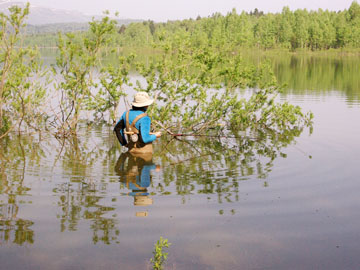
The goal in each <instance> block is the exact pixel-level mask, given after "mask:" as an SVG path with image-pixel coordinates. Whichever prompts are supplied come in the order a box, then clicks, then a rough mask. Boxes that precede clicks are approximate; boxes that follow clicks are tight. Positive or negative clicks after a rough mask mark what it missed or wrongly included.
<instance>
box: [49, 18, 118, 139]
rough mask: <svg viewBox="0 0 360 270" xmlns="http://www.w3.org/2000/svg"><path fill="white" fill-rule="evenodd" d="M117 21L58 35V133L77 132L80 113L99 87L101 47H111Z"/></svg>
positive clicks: (107, 19) (56, 122)
mask: <svg viewBox="0 0 360 270" xmlns="http://www.w3.org/2000/svg"><path fill="white" fill-rule="evenodd" d="M115 25H116V21H115V20H110V19H109V17H104V18H103V19H102V20H101V21H92V22H91V23H90V29H89V32H87V33H85V34H83V35H75V34H73V33H67V34H66V35H65V36H63V35H62V34H61V33H59V40H58V48H59V53H60V55H59V56H58V57H57V60H56V66H55V67H54V68H53V74H54V76H56V77H57V78H58V80H57V81H56V82H55V84H54V87H55V89H56V90H57V91H58V92H60V96H61V100H60V106H59V116H57V117H56V118H55V119H54V123H55V124H56V126H57V128H58V131H59V134H62V135H64V134H66V133H67V132H71V133H74V132H76V126H77V123H78V121H79V117H80V112H81V111H82V110H84V109H86V105H87V104H88V105H89V106H90V107H91V105H92V102H93V101H92V100H93V98H94V97H93V94H92V92H91V91H92V88H93V87H94V86H96V83H95V81H94V73H95V71H96V69H97V66H98V65H99V64H100V62H99V54H100V50H101V48H103V47H104V46H106V45H107V44H109V42H110V40H111V34H112V33H113V32H114V31H115Z"/></svg>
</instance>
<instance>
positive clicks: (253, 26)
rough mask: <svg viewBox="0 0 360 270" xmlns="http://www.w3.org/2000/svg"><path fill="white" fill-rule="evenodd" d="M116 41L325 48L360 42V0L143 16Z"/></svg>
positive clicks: (125, 43)
mask: <svg viewBox="0 0 360 270" xmlns="http://www.w3.org/2000/svg"><path fill="white" fill-rule="evenodd" d="M118 33H119V36H118V37H117V42H118V44H119V45H121V46H144V45H150V44H151V43H152V42H155V43H157V42H158V41H159V40H163V39H169V40H171V39H173V37H174V36H182V37H184V38H190V40H191V43H192V45H195V46H196V45H198V46H201V45H205V44H208V45H210V46H214V47H219V48H223V47H224V46H226V47H247V48H261V49H273V48H286V49H291V50H295V49H311V50H326V49H329V48H344V47H348V48H359V47H360V5H359V4H358V3H357V2H355V1H354V2H353V3H352V4H351V6H350V7H349V9H347V10H344V11H338V12H335V11H328V10H322V9H319V10H318V11H308V10H306V9H303V10H301V9H298V10H295V11H291V10H290V9H289V8H288V7H284V8H283V10H282V12H281V13H275V14H273V13H268V14H264V12H262V11H259V10H258V9H255V10H254V11H252V12H245V11H243V12H241V13H240V14H238V13H237V12H236V10H235V9H233V10H232V11H231V12H229V13H228V14H227V15H225V16H224V15H221V14H220V13H215V14H213V15H212V16H209V17H206V18H201V17H200V16H198V17H197V18H196V20H193V19H188V20H182V21H168V22H167V23H154V22H153V21H144V22H142V23H134V24H130V25H128V26H121V28H119V31H118Z"/></svg>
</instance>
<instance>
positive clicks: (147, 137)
mask: <svg viewBox="0 0 360 270" xmlns="http://www.w3.org/2000/svg"><path fill="white" fill-rule="evenodd" d="M139 125H140V134H141V139H142V141H143V142H144V143H151V142H153V141H155V140H156V138H157V136H156V135H155V134H150V126H151V120H150V117H149V116H145V117H143V118H142V119H141V121H139Z"/></svg>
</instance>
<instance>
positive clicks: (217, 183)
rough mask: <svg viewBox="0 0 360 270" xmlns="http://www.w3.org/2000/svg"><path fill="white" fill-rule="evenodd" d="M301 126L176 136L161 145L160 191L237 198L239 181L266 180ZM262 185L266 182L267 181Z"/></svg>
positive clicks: (222, 198) (225, 199)
mask: <svg viewBox="0 0 360 270" xmlns="http://www.w3.org/2000/svg"><path fill="white" fill-rule="evenodd" d="M302 131H303V130H302V129H298V128H294V129H292V130H286V131H282V132H278V133H268V134H252V135H247V134H243V133H241V132H239V131H232V132H231V133H230V134H227V135H226V136H225V135H224V136H223V137H221V136H219V137H211V136H204V137H191V136H189V137H178V138H171V139H170V140H169V141H167V142H166V143H162V144H161V150H160V151H159V153H158V157H159V158H161V160H162V164H163V177H162V179H163V185H160V186H158V188H157V191H159V192H160V193H161V194H169V193H171V191H170V190H171V188H169V189H167V187H170V186H172V185H173V184H174V183H175V185H176V193H177V194H178V195H182V196H184V195H191V194H217V195H218V202H219V203H221V202H223V201H227V202H232V201H234V200H235V201H237V200H238V199H239V197H238V194H239V182H240V181H243V180H247V179H249V178H250V177H254V176H255V177H256V178H258V179H266V178H267V176H268V174H269V173H270V172H271V170H272V167H273V162H274V160H275V159H276V158H277V157H279V156H280V157H283V158H286V154H285V153H284V152H283V150H284V149H285V148H286V147H287V146H288V145H290V144H291V143H294V140H295V138H296V137H298V136H300V134H301V133H302ZM264 185H267V184H266V183H265V184H264Z"/></svg>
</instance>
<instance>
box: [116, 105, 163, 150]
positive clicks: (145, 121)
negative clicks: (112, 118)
mask: <svg viewBox="0 0 360 270" xmlns="http://www.w3.org/2000/svg"><path fill="white" fill-rule="evenodd" d="M142 113H144V112H143V111H135V110H130V112H129V124H130V125H131V123H132V122H133V121H134V119H135V118H136V117H137V116H138V115H140V114H142ZM121 121H123V123H124V125H123V127H122V128H119V127H120V126H121V125H120V123H121ZM125 127H126V112H124V113H123V115H122V116H121V118H120V120H119V121H118V122H117V123H116V125H115V129H114V130H115V132H117V131H119V132H120V134H119V135H120V136H121V137H122V139H123V142H125V143H122V142H121V140H119V141H120V143H121V144H122V145H126V144H127V141H126V137H125V134H124V128H125ZM150 127H151V119H150V117H149V116H144V117H143V118H141V119H139V120H138V121H137V122H136V123H135V128H136V129H137V130H139V132H140V135H141V139H142V141H143V142H144V143H151V142H153V141H155V139H156V135H154V134H151V135H150V134H149V133H150Z"/></svg>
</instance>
